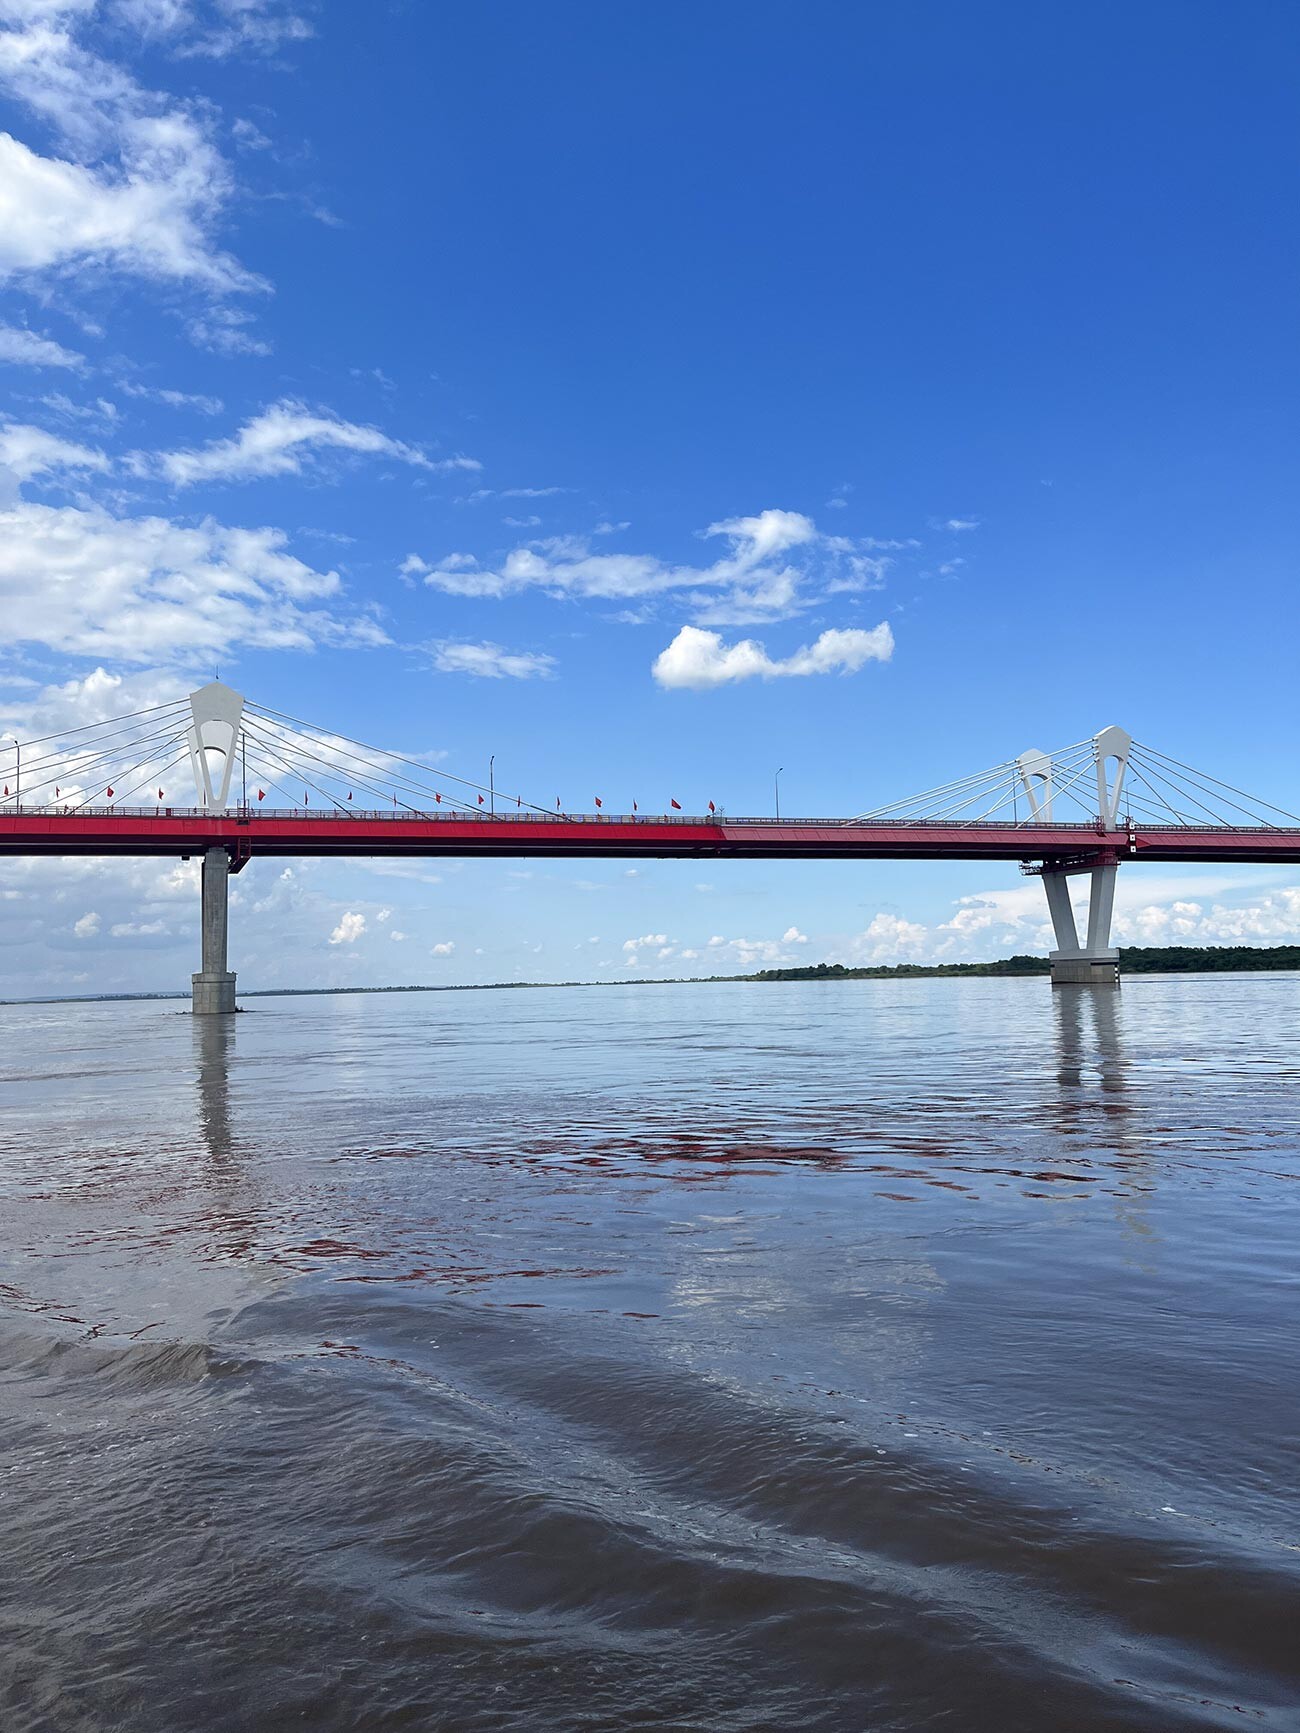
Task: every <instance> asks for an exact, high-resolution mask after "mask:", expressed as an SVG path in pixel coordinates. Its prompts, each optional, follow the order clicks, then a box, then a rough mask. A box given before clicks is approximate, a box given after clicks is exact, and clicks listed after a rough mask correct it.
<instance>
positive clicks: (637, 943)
mask: <svg viewBox="0 0 1300 1733" xmlns="http://www.w3.org/2000/svg"><path fill="white" fill-rule="evenodd" d="M667 943H668V935H667V934H666V933H644V934H643V935H642V936H641V938H639V939H624V940H623V949H624V950H625V951H636V950H644V949H645V948H646V947H647V946H658V945H666V944H667Z"/></svg>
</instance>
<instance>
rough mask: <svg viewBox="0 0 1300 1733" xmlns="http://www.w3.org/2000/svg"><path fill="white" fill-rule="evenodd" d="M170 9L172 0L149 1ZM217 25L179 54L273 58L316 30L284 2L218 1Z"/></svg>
mask: <svg viewBox="0 0 1300 1733" xmlns="http://www.w3.org/2000/svg"><path fill="white" fill-rule="evenodd" d="M145 3H146V4H149V5H154V6H159V5H161V6H163V7H169V5H170V0H145ZM216 11H217V15H218V18H217V22H216V23H215V24H214V25H212V26H210V27H207V28H200V29H199V30H198V32H197V33H196V34H194V35H192V36H190V37H189V38H188V39H186V40H184V41H183V42H182V43H181V44H180V46H179V48H178V52H179V53H180V54H183V55H189V56H191V57H200V56H201V57H204V58H207V59H211V60H222V59H225V58H226V57H227V56H229V55H232V54H240V53H250V52H251V53H261V54H271V53H274V52H275V50H276V49H279V48H283V47H284V45H285V44H286V43H289V42H305V41H306V40H307V39H308V38H309V37H310V36H311V35H312V34H313V32H312V27H311V25H310V24H309V23H308V22H307V20H306V19H305V18H303V17H302V16H301V14H299V13H297V12H294V11H293V10H292V9H291V8H289V7H287V6H285V5H283V4H281V3H280V0H216Z"/></svg>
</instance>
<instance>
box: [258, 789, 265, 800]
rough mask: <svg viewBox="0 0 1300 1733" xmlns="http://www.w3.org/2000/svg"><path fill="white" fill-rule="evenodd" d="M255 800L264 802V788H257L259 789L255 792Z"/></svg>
mask: <svg viewBox="0 0 1300 1733" xmlns="http://www.w3.org/2000/svg"><path fill="white" fill-rule="evenodd" d="M257 798H258V799H259V800H265V799H266V790H265V789H264V788H259V789H258V791H257Z"/></svg>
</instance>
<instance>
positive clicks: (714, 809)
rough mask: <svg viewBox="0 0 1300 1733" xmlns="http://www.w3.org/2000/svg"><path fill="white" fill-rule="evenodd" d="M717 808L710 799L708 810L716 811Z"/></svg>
mask: <svg viewBox="0 0 1300 1733" xmlns="http://www.w3.org/2000/svg"><path fill="white" fill-rule="evenodd" d="M717 810H718V809H717V807H716V806H714V804H713V802H712V801H710V802H709V811H710V812H716V811H717Z"/></svg>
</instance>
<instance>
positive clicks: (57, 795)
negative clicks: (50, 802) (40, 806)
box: [54, 786, 59, 800]
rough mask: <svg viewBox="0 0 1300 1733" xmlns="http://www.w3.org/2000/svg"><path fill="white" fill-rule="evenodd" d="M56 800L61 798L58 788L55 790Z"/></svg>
mask: <svg viewBox="0 0 1300 1733" xmlns="http://www.w3.org/2000/svg"><path fill="white" fill-rule="evenodd" d="M54 798H55V800H57V799H58V798H59V791H58V788H57V786H56V788H55V790H54Z"/></svg>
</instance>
